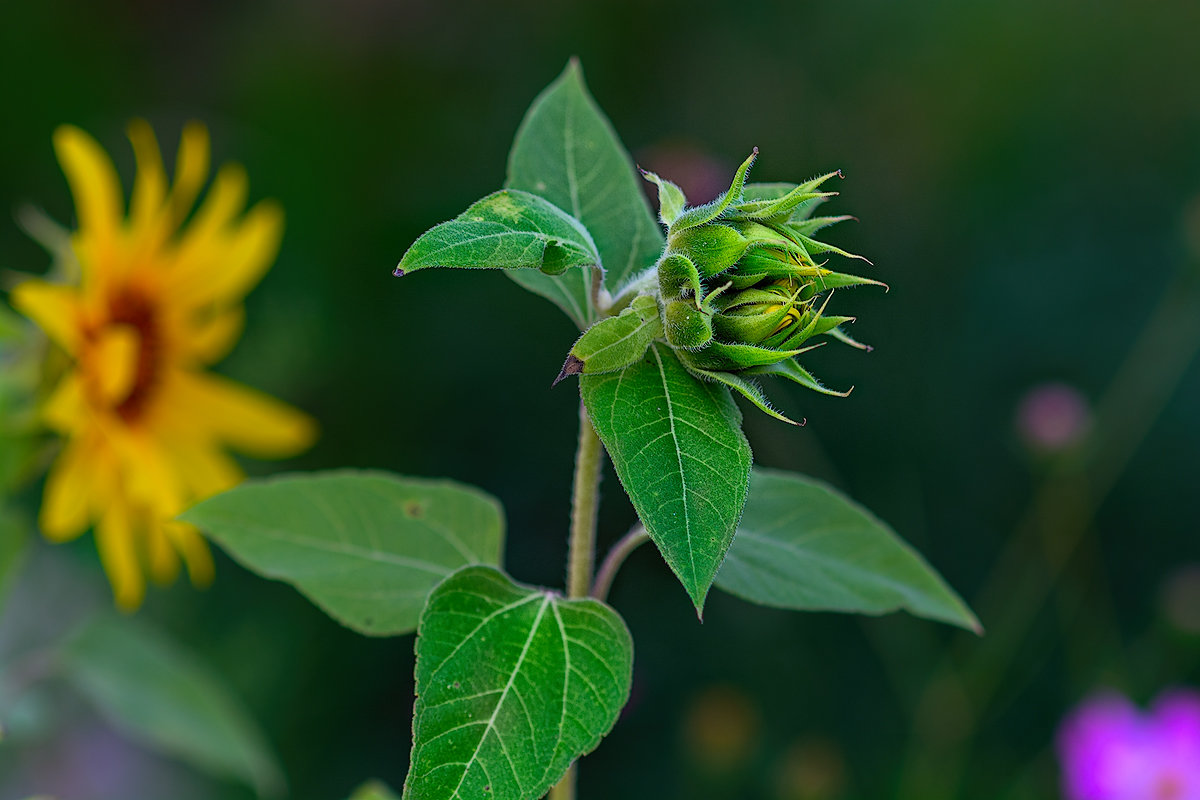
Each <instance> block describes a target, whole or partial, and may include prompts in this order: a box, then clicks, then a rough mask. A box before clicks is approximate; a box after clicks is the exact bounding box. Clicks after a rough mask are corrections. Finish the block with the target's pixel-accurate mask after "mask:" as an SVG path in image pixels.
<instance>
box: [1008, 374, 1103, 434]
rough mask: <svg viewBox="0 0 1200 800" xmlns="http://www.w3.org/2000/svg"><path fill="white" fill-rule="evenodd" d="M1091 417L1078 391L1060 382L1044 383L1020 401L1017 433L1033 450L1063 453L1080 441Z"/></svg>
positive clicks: (1085, 402) (1089, 410)
mask: <svg viewBox="0 0 1200 800" xmlns="http://www.w3.org/2000/svg"><path fill="white" fill-rule="evenodd" d="M1091 417H1092V413H1091V409H1090V408H1088V402H1087V400H1085V399H1084V397H1083V395H1082V394H1080V393H1079V390H1078V389H1076V388H1075V387H1073V386H1068V385H1067V384H1065V383H1060V382H1052V383H1043V384H1040V385H1038V386H1035V387H1033V388H1032V389H1030V390H1029V391H1028V392H1026V393H1025V396H1024V397H1022V398H1021V403H1020V405H1019V406H1018V407H1017V432H1018V433H1019V434H1020V436H1021V439H1022V440H1023V441H1024V442H1025V444H1027V445H1029V446H1030V447H1032V448H1034V449H1035V450H1042V451H1053V450H1062V449H1063V448H1065V447H1068V446H1070V445H1073V444H1075V443H1076V442H1078V441H1079V440H1080V439H1081V438H1083V435H1084V434H1085V433H1087V429H1088V426H1089V425H1091Z"/></svg>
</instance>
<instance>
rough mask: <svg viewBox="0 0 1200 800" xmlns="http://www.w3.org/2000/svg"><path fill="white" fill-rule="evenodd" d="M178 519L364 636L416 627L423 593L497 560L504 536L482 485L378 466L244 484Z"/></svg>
mask: <svg viewBox="0 0 1200 800" xmlns="http://www.w3.org/2000/svg"><path fill="white" fill-rule="evenodd" d="M182 519H184V520H185V521H187V522H190V523H192V524H194V525H196V526H197V527H199V528H200V529H201V530H203V531H204V532H205V533H207V534H208V536H209V537H210V538H211V539H213V540H214V541H215V542H217V544H219V545H221V547H222V548H224V549H225V551H226V552H228V553H229V554H230V555H231V556H233V557H234V559H236V560H237V561H239V562H241V563H242V564H243V565H245V566H246V567H247V568H249V569H251V570H254V571H255V572H257V573H259V574H260V575H264V576H266V577H268V578H275V579H276V580H281V581H285V582H287V583H290V584H292V585H293V586H295V587H296V588H297V589H299V590H300V591H301V592H302V593H303V594H305V595H306V596H307V597H309V598H310V599H311V600H312V601H313V602H314V603H316V604H317V605H318V606H320V607H321V609H322V610H324V611H325V612H326V613H327V614H329V615H330V616H331V617H333V618H334V619H336V620H337V621H338V622H340V623H342V624H343V625H345V626H347V627H349V628H353V629H354V630H356V631H358V632H360V633H364V634H368V635H372V636H393V635H399V634H402V633H408V632H410V631H413V630H415V629H416V627H417V620H418V618H419V616H420V613H421V609H422V608H423V607H424V605H425V598H426V597H427V596H428V594H429V592H430V590H431V589H433V587H434V586H436V585H437V584H438V582H439V581H441V580H442V579H443V578H445V577H446V576H447V575H449V574H450V573H452V572H454V571H455V570H457V569H459V568H460V567H463V566H465V565H467V564H492V565H499V563H500V558H501V546H502V544H503V541H504V519H503V516H502V512H501V508H500V504H499V503H498V502H497V501H496V500H495V499H493V498H492V497H491V496H489V495H487V494H485V493H484V492H481V491H479V490H478V489H474V488H471V487H468V486H463V485H461V484H457V483H454V482H452V481H433V480H420V479H415V478H401V477H398V476H394V475H389V474H387V473H382V472H354V471H349V470H347V471H339V472H326V473H313V474H308V475H294V476H283V477H279V478H270V479H267V480H263V481H248V482H246V483H243V484H242V485H241V486H238V487H237V488H234V489H231V490H229V491H227V492H225V493H223V494H219V495H217V496H215V497H212V498H209V499H208V500H205V501H204V502H202V503H200V504H199V505H197V506H195V507H193V508H192V509H191V510H189V511H187V512H186V513H185V514H184V515H183V517H182Z"/></svg>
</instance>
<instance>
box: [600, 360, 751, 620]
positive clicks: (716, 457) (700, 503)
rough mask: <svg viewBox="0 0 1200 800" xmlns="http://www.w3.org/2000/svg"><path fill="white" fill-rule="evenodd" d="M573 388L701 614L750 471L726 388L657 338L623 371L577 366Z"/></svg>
mask: <svg viewBox="0 0 1200 800" xmlns="http://www.w3.org/2000/svg"><path fill="white" fill-rule="evenodd" d="M580 392H581V394H582V396H583V403H584V405H585V406H586V407H587V410H588V415H589V416H590V417H591V420H592V425H593V426H595V428H596V432H597V433H598V434H599V435H600V440H601V441H602V442H604V447H605V448H606V449H607V450H608V453H609V456H611V458H612V462H613V466H614V467H615V468H616V470H617V476H618V477H619V478H620V479H621V483H622V485H623V486H624V487H625V491H626V492H627V493H628V494H629V498H630V500H632V501H633V507H634V508H635V509H636V510H637V513H638V516H639V517H640V518H641V520H642V523H643V524H644V525H645V526H646V532H647V533H649V534H650V538H651V539H653V540H654V543H655V544H656V545H658V549H659V550H660V551H661V552H662V554H663V558H665V559H666V561H667V564H668V565H670V567H671V569H672V570H673V571H674V572H675V574H676V575H677V576H678V577H679V580H680V581H681V582H682V583H683V587H684V588H685V589H686V590H687V593H688V595H689V596H690V597H691V598H692V602H693V603H694V604H695V606H696V611H697V613H699V612H700V611H702V610H703V607H704V598H705V595H707V594H708V589H709V587H710V586H711V585H712V581H713V577H714V576H715V575H716V573H717V569H718V568H719V567H720V566H721V561H722V560H723V559H724V558H725V551H726V550H728V549H729V543H730V542H731V541H732V540H733V534H734V531H735V529H736V528H737V521H738V518H739V517H740V516H741V513H742V505H743V504H744V503H745V501H746V486H747V482H748V481H749V479H750V445H749V444H747V442H746V437H745V436H743V435H742V429H741V422H742V415H741V413H740V412H739V411H738V408H737V406H736V405H735V404H734V402H733V398H731V397H730V396H729V390H728V389H726V388H725V387H724V386H721V385H718V384H715V383H706V382H702V381H699V380H697V379H696V378H694V377H692V375H691V374H690V373H689V372H688V371H687V370H686V369H685V368H684V366H683V365H682V364H680V363H679V360H678V359H677V358H676V357H675V355H674V353H673V352H672V351H671V349H670V348H668V347H666V346H663V345H659V344H655V345H652V346H651V347H650V351H649V355H648V357H647V358H645V359H643V360H642V361H640V362H638V363H636V364H634V365H632V366H630V367H627V368H626V369H624V370H622V371H621V372H616V373H609V374H607V375H584V376H583V378H582V379H581V381H580Z"/></svg>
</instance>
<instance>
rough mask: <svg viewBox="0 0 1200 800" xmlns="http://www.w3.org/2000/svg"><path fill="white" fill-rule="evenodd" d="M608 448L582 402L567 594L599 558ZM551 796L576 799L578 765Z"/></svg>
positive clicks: (578, 587)
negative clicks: (603, 475) (602, 487)
mask: <svg viewBox="0 0 1200 800" xmlns="http://www.w3.org/2000/svg"><path fill="white" fill-rule="evenodd" d="M603 458H604V448H603V446H602V445H601V444H600V437H599V436H597V435H596V429H595V428H593V427H592V421H591V420H590V419H588V415H587V409H585V408H584V407H583V404H582V403H580V405H579V445H578V447H577V448H576V450H575V484H574V486H573V487H572V490H571V539H570V542H569V544H568V546H567V548H568V549H567V596H568V597H587V595H588V590H589V589H590V588H591V586H592V565H593V563H594V562H595V559H596V511H597V510H598V509H599V507H600V467H601V465H602V463H603ZM549 798H550V800H575V765H574V764H572V765H571V767H570V769H568V770H567V774H566V775H564V776H563V777H562V780H560V781H559V782H558V784H557V785H555V787H554V788H553V789H551V790H550V794H549Z"/></svg>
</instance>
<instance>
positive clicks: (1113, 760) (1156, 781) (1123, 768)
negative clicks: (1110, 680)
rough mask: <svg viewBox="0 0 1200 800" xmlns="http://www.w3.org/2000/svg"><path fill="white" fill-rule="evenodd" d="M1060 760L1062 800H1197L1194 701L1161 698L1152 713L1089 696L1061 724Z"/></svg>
mask: <svg viewBox="0 0 1200 800" xmlns="http://www.w3.org/2000/svg"><path fill="white" fill-rule="evenodd" d="M1058 756H1059V760H1060V761H1061V763H1062V769H1063V794H1064V795H1065V796H1066V798H1067V800H1200V694H1197V693H1196V692H1193V691H1189V690H1182V689H1181V690H1175V691H1171V692H1165V693H1163V694H1162V695H1159V697H1158V699H1157V700H1155V702H1154V708H1153V709H1152V710H1151V711H1150V713H1142V712H1141V711H1139V710H1138V708H1137V707H1136V706H1134V705H1133V704H1132V703H1130V702H1129V701H1128V700H1126V699H1125V698H1124V697H1122V696H1120V695H1119V694H1116V693H1113V692H1107V693H1103V694H1099V695H1096V696H1093V697H1091V698H1089V699H1088V700H1086V701H1084V702H1083V703H1082V704H1081V705H1080V706H1079V707H1078V708H1076V709H1075V710H1074V711H1073V712H1072V713H1071V714H1070V716H1068V717H1067V718H1066V720H1064V721H1063V724H1062V727H1061V728H1060V729H1059V732H1058Z"/></svg>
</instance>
